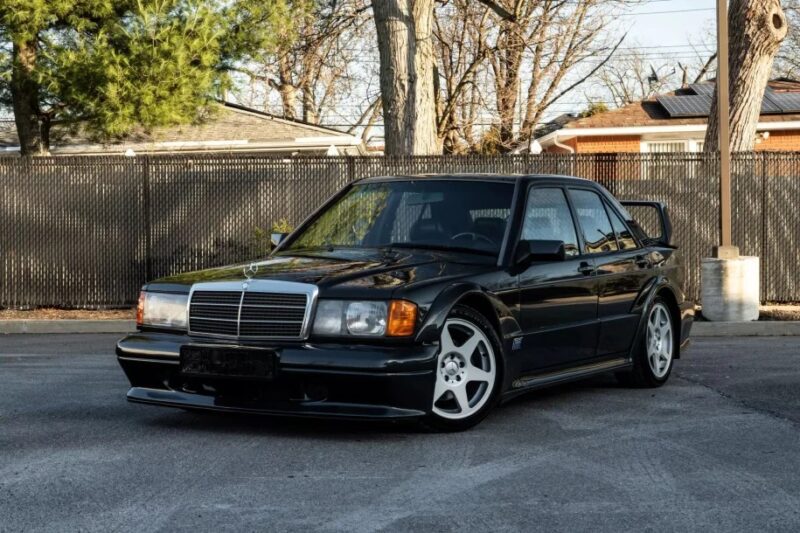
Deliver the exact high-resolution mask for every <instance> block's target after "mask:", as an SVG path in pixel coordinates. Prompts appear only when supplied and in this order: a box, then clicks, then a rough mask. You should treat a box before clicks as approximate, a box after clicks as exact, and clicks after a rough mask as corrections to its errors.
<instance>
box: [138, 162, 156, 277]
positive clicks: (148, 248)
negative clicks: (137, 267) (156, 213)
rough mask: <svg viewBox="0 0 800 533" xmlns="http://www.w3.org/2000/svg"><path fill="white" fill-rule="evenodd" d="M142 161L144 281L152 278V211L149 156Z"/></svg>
mask: <svg viewBox="0 0 800 533" xmlns="http://www.w3.org/2000/svg"><path fill="white" fill-rule="evenodd" d="M141 161H142V211H143V215H144V221H143V222H144V224H143V225H142V231H143V232H144V279H145V282H147V281H149V280H151V279H152V278H153V242H152V236H151V233H152V229H153V228H152V225H153V222H152V212H151V211H152V210H151V206H150V156H147V155H144V156H141Z"/></svg>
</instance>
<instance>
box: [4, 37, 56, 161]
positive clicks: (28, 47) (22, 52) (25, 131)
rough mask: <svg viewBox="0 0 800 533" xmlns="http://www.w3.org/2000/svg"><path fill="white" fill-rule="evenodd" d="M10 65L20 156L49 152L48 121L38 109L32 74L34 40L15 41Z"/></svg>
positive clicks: (36, 89) (35, 84) (34, 59)
mask: <svg viewBox="0 0 800 533" xmlns="http://www.w3.org/2000/svg"><path fill="white" fill-rule="evenodd" d="M13 54H14V60H13V66H12V67H11V104H12V107H13V109H14V122H15V123H16V125H17V136H18V137H19V149H20V153H21V154H22V155H48V154H49V150H50V142H49V138H50V121H49V120H42V114H41V112H40V110H39V84H38V83H37V82H36V80H35V79H34V77H33V69H34V67H35V66H36V43H35V42H25V43H14V46H13Z"/></svg>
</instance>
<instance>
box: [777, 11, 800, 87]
mask: <svg viewBox="0 0 800 533" xmlns="http://www.w3.org/2000/svg"><path fill="white" fill-rule="evenodd" d="M782 4H783V11H784V12H785V13H786V19H787V20H788V21H789V27H790V28H792V29H793V31H790V32H788V33H787V34H786V39H785V40H784V41H783V44H782V45H781V48H780V50H779V51H778V56H777V57H776V58H775V66H774V69H773V73H774V75H775V76H776V77H783V78H792V79H797V78H798V77H800V32H798V31H796V30H794V28H797V27H798V26H800V0H784V1H783V2H782Z"/></svg>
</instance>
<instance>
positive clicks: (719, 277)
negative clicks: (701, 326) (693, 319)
mask: <svg viewBox="0 0 800 533" xmlns="http://www.w3.org/2000/svg"><path fill="white" fill-rule="evenodd" d="M759 268H760V265H759V260H758V257H736V258H730V259H719V258H709V259H703V260H702V261H701V278H700V288H701V290H700V299H701V302H700V303H701V305H702V306H703V317H704V318H705V319H706V320H711V321H712V322H749V321H751V320H758V306H759V304H760V303H761V291H760V281H759V280H760V279H761V277H760V273H759Z"/></svg>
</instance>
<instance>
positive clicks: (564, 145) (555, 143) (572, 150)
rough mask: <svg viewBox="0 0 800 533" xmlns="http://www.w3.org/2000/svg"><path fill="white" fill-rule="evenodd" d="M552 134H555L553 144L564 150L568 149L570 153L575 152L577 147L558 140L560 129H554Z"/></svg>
mask: <svg viewBox="0 0 800 533" xmlns="http://www.w3.org/2000/svg"><path fill="white" fill-rule="evenodd" d="M551 135H553V146H555V147H556V148H561V149H562V150H566V151H567V153H568V154H574V153H575V149H574V148H573V147H572V146H569V145H568V144H562V143H560V142H559V141H558V131H554V132H553V133H552V134H551ZM540 144H541V141H540Z"/></svg>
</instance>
